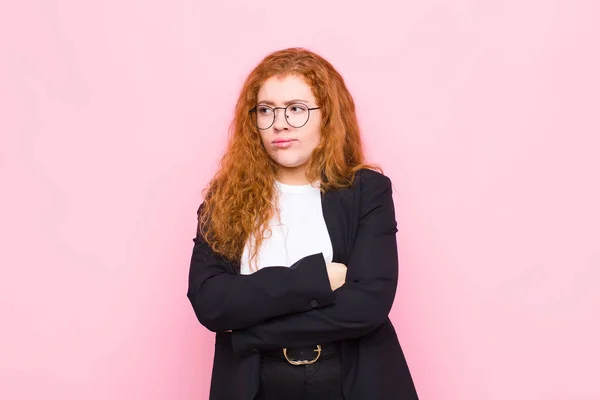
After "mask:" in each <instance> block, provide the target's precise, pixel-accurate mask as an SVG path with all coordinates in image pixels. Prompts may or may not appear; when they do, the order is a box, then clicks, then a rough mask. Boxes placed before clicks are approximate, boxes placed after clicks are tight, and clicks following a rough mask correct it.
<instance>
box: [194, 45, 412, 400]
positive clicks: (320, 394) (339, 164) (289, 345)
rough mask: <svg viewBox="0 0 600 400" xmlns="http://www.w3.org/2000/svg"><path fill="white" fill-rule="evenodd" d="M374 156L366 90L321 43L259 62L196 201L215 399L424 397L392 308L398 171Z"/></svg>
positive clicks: (197, 289) (200, 295) (199, 282)
mask: <svg viewBox="0 0 600 400" xmlns="http://www.w3.org/2000/svg"><path fill="white" fill-rule="evenodd" d="M373 169H377V168H373V167H370V166H369V165H366V164H364V163H363V151H362V148H361V140H360V134H359V128H358V122H357V118H356V114H355V107H354V101H353V100H352V97H351V95H350V93H349V92H348V89H347V88H346V86H345V84H344V81H343V79H342V77H341V76H340V74H339V73H338V72H337V71H336V70H335V69H334V68H333V67H332V66H331V64H330V63H329V62H327V61H326V60H324V59H323V58H322V57H320V56H318V55H316V54H314V53H312V52H310V51H307V50H304V49H296V48H294V49H287V50H282V51H277V52H275V53H272V54H270V55H268V56H267V57H266V58H265V59H264V60H263V61H262V62H261V63H260V64H259V65H258V66H257V67H256V68H255V69H254V70H253V71H252V72H251V73H250V75H249V76H248V78H247V79H246V81H245V83H244V86H243V88H242V92H241V94H240V96H239V100H238V102H237V106H236V110H235V117H234V120H233V123H232V126H231V138H230V143H229V146H228V149H227V151H226V153H225V155H224V157H223V159H222V161H221V165H220V169H219V171H218V172H217V174H216V175H215V177H214V178H213V179H212V181H211V182H210V184H209V186H208V188H207V190H206V196H205V200H204V202H203V203H202V204H201V205H200V208H199V210H198V221H199V222H198V231H197V234H196V237H195V239H194V248H193V253H192V260H191V266H190V275H189V289H188V292H187V296H188V298H189V300H190V302H191V304H192V306H193V308H194V312H195V313H196V316H197V317H198V320H199V321H200V323H201V324H202V325H204V326H205V327H206V328H208V329H209V330H211V331H213V332H216V340H215V342H216V343H215V354H214V363H213V372H212V381H211V388H210V399H211V400H216V399H224V400H225V399H226V400H238V399H239V400H242V399H244V400H251V399H255V400H265V399H268V400H273V399H278V400H279V399H282V400H283V399H285V400H294V399H309V400H316V399H327V400H336V399H347V400H358V399H360V400H377V399H410V400H413V399H417V394H416V392H415V389H414V386H413V382H412V379H411V376H410V372H409V369H408V367H407V365H406V361H405V359H404V355H403V353H402V350H401V348H400V345H399V343H398V339H397V336H396V332H395V330H394V327H393V326H392V324H391V322H390V320H389V318H388V313H389V311H390V308H391V307H392V303H393V300H394V296H395V292H396V285H397V279H398V258H397V257H398V256H397V245H396V232H397V229H396V220H395V213H394V204H393V200H392V188H391V182H390V179H389V178H387V177H386V176H385V175H383V174H382V173H381V172H378V171H375V170H373Z"/></svg>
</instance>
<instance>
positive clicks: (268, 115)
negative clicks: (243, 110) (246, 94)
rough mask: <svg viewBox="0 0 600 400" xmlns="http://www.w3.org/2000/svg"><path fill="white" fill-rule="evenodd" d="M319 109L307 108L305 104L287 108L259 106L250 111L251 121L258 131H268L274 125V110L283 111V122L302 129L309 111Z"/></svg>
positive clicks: (291, 105)
mask: <svg viewBox="0 0 600 400" xmlns="http://www.w3.org/2000/svg"><path fill="white" fill-rule="evenodd" d="M319 108H320V107H312V108H309V107H308V106H307V105H305V104H301V103H294V104H290V105H288V106H287V107H269V106H266V105H263V104H259V105H257V106H256V107H253V108H252V109H251V110H250V114H251V115H252V121H253V122H254V125H256V127H257V128H258V129H261V130H265V129H269V128H270V127H271V126H273V124H274V123H275V110H285V112H284V115H285V120H286V121H287V123H288V124H289V125H290V126H291V127H293V128H302V127H303V126H304V125H306V123H307V122H308V119H309V118H310V112H311V110H318V109H319Z"/></svg>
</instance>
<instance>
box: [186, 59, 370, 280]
mask: <svg viewBox="0 0 600 400" xmlns="http://www.w3.org/2000/svg"><path fill="white" fill-rule="evenodd" d="M289 75H296V76H299V77H302V78H303V79H304V80H305V81H306V83H307V84H308V85H309V86H310V87H311V89H312V92H313V95H314V96H315V99H316V100H317V105H318V106H320V107H321V112H322V120H321V141H320V143H319V144H318V146H317V147H316V148H315V149H314V151H313V153H312V156H311V159H310V161H309V163H308V165H307V171H306V177H307V179H308V180H309V181H310V182H314V181H316V180H319V181H320V189H321V191H322V192H326V191H328V190H335V189H341V188H347V187H349V186H350V185H351V184H352V182H353V180H354V175H355V173H356V171H358V170H360V169H367V168H368V169H375V170H379V171H380V172H382V171H381V168H380V167H378V166H373V165H367V164H363V149H362V143H361V138H360V131H359V127H358V121H357V118H356V112H355V106H354V100H353V99H352V96H351V95H350V92H349V91H348V89H347V88H346V85H345V83H344V80H343V78H342V76H341V75H340V74H339V73H338V72H337V71H336V70H335V69H334V68H333V66H332V65H331V64H330V63H329V62H328V61H327V60H325V59H324V58H323V57H321V56H319V55H317V54H315V53H313V52H311V51H308V50H306V49H302V48H290V49H285V50H280V51H276V52H274V53H271V54H269V55H267V56H266V57H265V58H264V59H263V60H262V61H261V62H260V63H259V64H258V65H257V66H256V67H255V68H254V70H253V71H252V72H251V73H250V75H249V76H248V77H247V78H246V81H245V82H244V85H243V87H242V90H241V93H240V96H239V99H238V101H237V105H236V108H235V116H234V119H233V121H232V123H231V126H230V133H229V135H230V137H229V144H228V147H227V150H226V152H225V154H224V155H223V157H222V159H221V162H220V165H219V167H220V168H219V170H218V171H217V173H216V174H215V176H214V177H213V179H212V180H211V181H210V183H209V185H208V187H207V188H206V189H204V191H203V193H205V200H204V203H203V204H202V206H201V207H200V209H199V212H198V221H199V224H198V227H199V232H200V233H201V234H202V235H203V236H204V238H205V240H206V241H207V243H208V244H209V246H210V247H211V248H212V249H213V251H214V252H215V253H217V254H220V255H222V256H224V257H225V258H226V259H228V260H230V261H239V260H240V259H241V256H242V253H243V250H244V246H245V245H246V242H247V240H248V238H249V237H250V235H253V236H254V241H253V242H254V245H253V246H252V247H251V248H250V249H249V250H250V261H252V260H254V259H256V257H257V255H258V249H260V246H261V244H262V242H263V237H265V236H264V233H265V231H268V232H269V233H271V230H270V228H269V226H268V224H269V221H270V219H271V218H272V217H273V215H274V214H275V212H277V207H276V205H274V204H272V202H271V199H272V198H273V195H274V191H275V187H274V184H275V178H276V176H277V166H278V165H277V163H276V162H275V161H273V159H271V157H270V156H269V155H268V153H267V151H266V150H265V148H264V147H263V144H262V141H261V137H260V134H259V132H258V129H257V128H256V127H255V125H254V124H253V122H252V119H251V116H250V113H249V110H250V109H251V108H252V107H254V106H255V105H256V102H257V96H258V91H259V89H260V87H261V85H262V84H263V82H265V81H266V80H267V79H269V78H271V77H273V76H277V77H285V76H289ZM251 264H252V263H251ZM253 269H254V270H256V267H253Z"/></svg>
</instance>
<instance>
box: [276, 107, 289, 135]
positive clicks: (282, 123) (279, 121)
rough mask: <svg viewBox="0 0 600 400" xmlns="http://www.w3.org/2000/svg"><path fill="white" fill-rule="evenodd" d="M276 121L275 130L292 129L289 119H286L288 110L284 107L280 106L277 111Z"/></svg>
mask: <svg viewBox="0 0 600 400" xmlns="http://www.w3.org/2000/svg"><path fill="white" fill-rule="evenodd" d="M274 112H275V121H274V122H273V130H275V131H282V130H284V129H285V130H288V129H290V126H289V124H288V123H287V120H286V119H285V112H286V110H285V109H283V108H278V109H276V110H275V111H274Z"/></svg>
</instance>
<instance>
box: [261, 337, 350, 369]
mask: <svg viewBox="0 0 600 400" xmlns="http://www.w3.org/2000/svg"><path fill="white" fill-rule="evenodd" d="M340 347H341V346H340V343H339V342H334V343H327V344H322V345H319V344H317V345H314V346H311V347H290V348H287V347H284V348H283V349H277V350H266V351H263V352H262V356H263V357H266V358H275V359H282V360H286V361H287V362H288V363H290V364H292V365H306V364H314V363H315V362H317V361H318V360H320V359H325V358H331V357H334V356H337V355H339V354H340V353H341V351H340Z"/></svg>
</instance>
